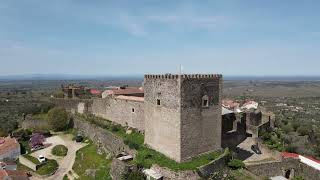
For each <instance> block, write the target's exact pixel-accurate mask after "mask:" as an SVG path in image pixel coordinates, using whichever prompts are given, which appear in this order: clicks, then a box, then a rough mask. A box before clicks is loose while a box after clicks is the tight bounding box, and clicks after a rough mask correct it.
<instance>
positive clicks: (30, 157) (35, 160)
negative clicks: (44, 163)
mask: <svg viewBox="0 0 320 180" xmlns="http://www.w3.org/2000/svg"><path fill="white" fill-rule="evenodd" d="M22 156H23V157H25V158H26V159H28V160H29V161H31V162H33V163H34V164H40V162H39V160H38V159H37V158H35V157H33V156H31V155H29V154H24V155H22Z"/></svg>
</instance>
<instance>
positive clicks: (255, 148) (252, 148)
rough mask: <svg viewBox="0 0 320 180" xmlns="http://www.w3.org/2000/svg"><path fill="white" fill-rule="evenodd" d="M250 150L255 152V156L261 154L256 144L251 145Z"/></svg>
mask: <svg viewBox="0 0 320 180" xmlns="http://www.w3.org/2000/svg"><path fill="white" fill-rule="evenodd" d="M251 150H252V151H253V152H255V153H256V154H262V153H261V150H260V149H259V146H258V145H257V144H254V145H252V146H251Z"/></svg>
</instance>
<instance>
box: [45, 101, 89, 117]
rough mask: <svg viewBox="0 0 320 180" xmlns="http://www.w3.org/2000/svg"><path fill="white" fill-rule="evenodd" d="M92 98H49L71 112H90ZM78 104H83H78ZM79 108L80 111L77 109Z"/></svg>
mask: <svg viewBox="0 0 320 180" xmlns="http://www.w3.org/2000/svg"><path fill="white" fill-rule="evenodd" d="M93 101H94V100H93V99H63V98H51V102H52V103H54V104H55V105H56V106H59V107H63V108H65V109H66V110H67V111H68V112H71V113H75V112H78V113H81V114H83V113H92V103H93ZM79 104H80V105H81V104H83V105H81V106H79ZM79 110H80V111H79Z"/></svg>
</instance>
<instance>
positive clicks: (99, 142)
mask: <svg viewBox="0 0 320 180" xmlns="http://www.w3.org/2000/svg"><path fill="white" fill-rule="evenodd" d="M73 121H74V128H75V129H77V130H78V131H79V132H80V134H83V135H84V136H87V137H89V138H90V139H91V140H92V141H93V142H94V143H95V145H96V146H97V147H98V149H100V150H103V151H104V152H106V153H108V152H111V153H112V154H114V155H118V154H119V153H121V152H127V153H129V154H131V155H133V156H135V154H136V151H135V150H132V149H130V148H129V146H127V145H126V144H124V142H123V139H122V138H120V137H118V136H116V135H114V134H113V133H111V132H109V131H107V130H105V129H103V128H101V127H99V126H97V125H95V124H91V123H90V122H87V121H86V120H83V119H82V118H81V117H78V116H74V119H73Z"/></svg>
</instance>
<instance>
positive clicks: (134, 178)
mask: <svg viewBox="0 0 320 180" xmlns="http://www.w3.org/2000/svg"><path fill="white" fill-rule="evenodd" d="M123 178H124V179H126V180H145V179H146V177H145V175H144V174H143V173H142V172H140V171H132V172H129V173H127V174H125V175H124V177H123Z"/></svg>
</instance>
